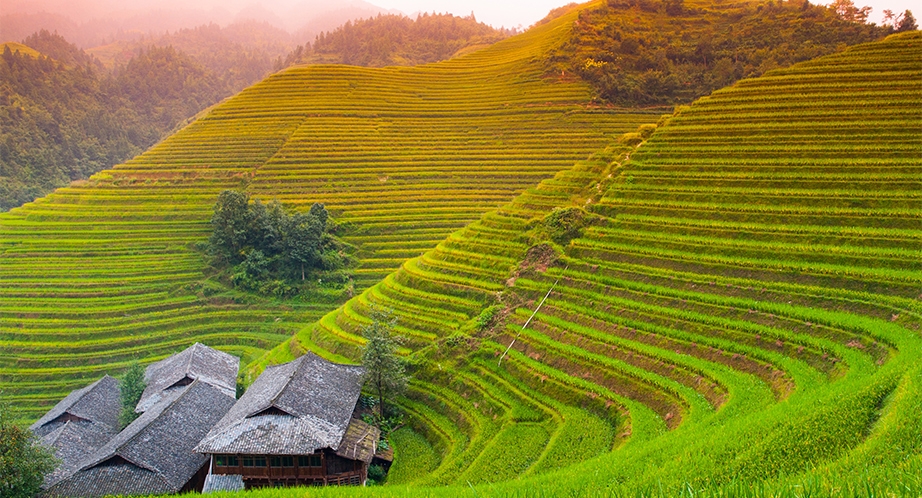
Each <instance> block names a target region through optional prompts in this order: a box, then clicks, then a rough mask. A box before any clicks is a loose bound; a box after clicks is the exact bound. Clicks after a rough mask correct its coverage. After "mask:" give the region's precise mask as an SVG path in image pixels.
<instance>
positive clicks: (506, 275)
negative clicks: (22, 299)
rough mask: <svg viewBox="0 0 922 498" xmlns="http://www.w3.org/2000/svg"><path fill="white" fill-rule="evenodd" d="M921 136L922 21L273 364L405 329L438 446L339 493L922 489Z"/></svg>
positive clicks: (490, 219)
mask: <svg viewBox="0 0 922 498" xmlns="http://www.w3.org/2000/svg"><path fill="white" fill-rule="evenodd" d="M920 129H922V35H920V34H919V33H918V32H914V33H907V34H903V35H895V36H892V37H890V38H888V39H887V40H886V41H882V42H878V43H872V44H866V45H860V46H856V47H853V48H850V49H847V50H846V51H844V52H842V53H839V54H836V55H832V56H827V57H823V58H820V59H817V60H814V61H811V62H808V63H803V64H799V65H796V66H794V67H792V68H789V69H783V70H775V71H772V72H770V73H768V74H766V75H765V76H764V77H761V78H757V79H752V80H744V81H742V82H740V83H738V84H736V85H734V86H733V87H730V88H728V89H725V90H722V91H719V92H716V93H714V94H713V95H711V96H710V97H707V98H704V99H701V100H699V101H698V102H696V103H695V104H694V105H692V106H690V107H687V108H682V109H680V110H678V111H677V112H676V114H675V115H673V116H672V117H671V118H669V119H668V120H664V122H663V123H661V124H660V126H658V127H656V128H655V129H654V127H652V126H645V127H641V128H640V129H639V130H638V132H637V133H635V134H628V135H626V136H624V137H622V139H621V140H620V141H618V142H615V143H612V144H610V145H609V146H608V148H606V149H605V150H602V151H599V152H597V153H596V154H594V155H593V156H591V157H590V158H589V159H587V160H583V161H578V162H577V163H576V165H575V166H574V167H573V168H571V169H569V170H567V171H564V172H561V173H559V174H557V175H556V176H555V177H554V178H551V179H548V180H544V181H543V182H541V183H540V184H539V185H538V186H537V187H535V188H531V189H527V190H525V192H524V193H523V194H521V195H520V196H518V197H516V198H515V199H514V200H513V201H512V202H510V203H508V204H506V205H505V206H503V207H501V208H500V209H498V210H494V211H491V212H489V213H487V214H485V215H483V216H482V217H481V218H480V219H479V220H478V221H476V222H474V223H472V224H471V225H469V226H467V227H465V228H464V229H463V230H459V231H457V232H455V233H453V234H451V235H450V236H449V237H448V238H446V239H445V240H443V241H442V242H441V243H440V244H439V245H438V246H437V247H436V248H435V249H433V250H431V251H427V252H426V253H425V254H423V255H422V256H420V257H417V258H414V259H411V260H409V261H407V262H406V263H404V264H403V266H402V267H401V268H400V270H398V271H397V272H394V273H393V274H390V275H388V276H387V277H386V278H384V279H383V280H382V281H381V282H380V283H378V284H376V285H374V286H372V287H371V288H369V289H367V290H366V291H365V292H363V293H362V294H360V295H359V296H357V297H356V298H354V299H352V300H350V301H349V302H347V303H346V304H345V305H344V306H342V307H341V308H339V309H337V310H336V311H335V312H332V313H330V314H327V315H326V316H324V317H323V318H322V319H320V320H318V321H317V322H316V323H314V324H312V325H310V326H308V327H305V328H304V329H302V330H301V331H300V332H298V334H297V335H296V336H295V337H294V338H293V339H292V340H291V341H289V342H287V343H286V344H284V345H282V346H280V347H279V348H276V349H275V350H274V351H272V352H271V353H270V354H269V355H267V356H266V357H265V358H263V361H262V362H259V363H258V364H262V363H265V362H267V361H282V360H286V359H289V358H290V357H291V355H292V351H295V352H297V350H298V349H299V347H301V346H299V345H305V344H309V345H310V347H311V348H312V349H315V350H321V351H326V354H335V355H341V356H345V357H356V355H357V352H358V347H359V346H360V345H361V344H362V339H361V335H360V329H361V326H362V325H363V324H365V323H368V321H369V319H368V318H367V312H368V309H369V306H370V305H371V304H376V305H378V306H381V307H389V308H392V309H393V310H394V313H395V314H396V315H397V316H398V317H399V320H400V321H399V328H400V330H401V331H402V332H403V333H404V334H406V335H407V336H408V337H409V338H410V345H411V349H412V350H413V351H414V353H413V360H414V365H415V367H414V368H415V370H414V382H413V383H412V385H411V389H410V392H409V395H408V396H407V399H406V400H405V401H404V403H403V405H404V408H405V409H406V411H407V413H408V414H410V416H411V419H412V423H411V424H410V425H411V427H410V428H411V429H412V430H413V432H415V433H416V435H417V436H411V435H409V434H407V433H402V434H401V435H400V436H399V437H397V438H395V439H396V442H397V444H398V446H397V452H398V454H400V445H401V444H406V445H407V447H408V448H415V447H425V445H423V443H422V441H420V440H419V437H422V438H424V439H425V441H426V442H427V443H428V447H431V448H432V449H433V450H434V452H435V455H436V458H437V461H435V462H433V459H432V458H431V457H430V456H428V455H429V453H428V451H427V452H425V453H423V455H424V456H423V457H420V458H419V459H410V460H409V461H408V462H407V463H406V465H408V466H413V465H416V466H418V469H417V470H416V471H411V470H409V469H408V468H406V467H398V468H397V469H395V470H399V472H397V476H398V479H397V481H398V482H399V485H395V486H392V487H385V488H379V489H366V490H336V491H333V490H329V491H325V492H324V493H319V494H320V495H323V494H331V495H333V494H335V495H339V494H343V493H345V494H362V495H364V494H368V495H374V496H405V495H414V496H417V495H418V496H457V495H460V494H466V495H470V496H474V495H481V494H482V495H485V496H486V495H488V496H520V495H527V496H544V495H548V496H587V495H596V494H598V495H614V496H653V495H662V496H829V495H843V496H884V495H886V496H919V495H920V493H922V480H920V478H919V475H920V474H919V471H920V463H922V430H920V429H922V410H920V407H922V390H920V389H919V387H920V382H922V368H920V356H919V355H920V351H922V349H920V346H922V337H920V332H922V301H920V300H922V296H920V291H922V202H920V196H922V194H920V192H922V135H920V133H919V130H920ZM644 139H645V140H644ZM641 140H643V143H642V144H641V145H640V146H639V147H637V148H636V149H635V148H634V146H633V145H634V144H635V143H637V142H638V141H641ZM545 295H547V296H548V298H547V300H546V301H545V302H544V304H543V306H542V307H541V308H540V310H539V311H538V312H537V313H534V310H535V308H536V307H537V306H538V305H539V303H541V301H542V299H543V298H544V296H545ZM532 316H533V318H532V319H531V321H530V322H529V323H528V327H527V328H523V325H524V324H525V323H526V321H528V320H529V319H530V317H532ZM510 345H511V347H510ZM507 350H508V353H506V351H507ZM414 476H415V479H414V478H413V477H414ZM445 485H447V486H448V487H447V488H440V487H438V486H445ZM474 485H477V486H476V487H475V488H474V489H471V486H474ZM298 493H299V492H298V491H263V492H255V493H252V496H254V497H260V498H261V497H263V496H265V497H275V496H298Z"/></svg>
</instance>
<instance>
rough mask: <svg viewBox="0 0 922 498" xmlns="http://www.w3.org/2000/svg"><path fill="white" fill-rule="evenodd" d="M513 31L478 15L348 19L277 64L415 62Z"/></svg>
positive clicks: (448, 54)
mask: <svg viewBox="0 0 922 498" xmlns="http://www.w3.org/2000/svg"><path fill="white" fill-rule="evenodd" d="M510 34H513V31H509V30H498V29H495V28H493V27H491V26H488V25H486V24H483V23H479V22H477V20H476V19H475V18H474V16H473V15H472V16H470V17H457V16H454V15H451V14H420V15H419V16H417V17H416V19H411V18H409V17H406V16H399V15H378V16H377V17H373V18H370V19H364V20H358V21H355V22H346V24H344V25H343V26H340V27H339V28H337V29H335V30H333V31H331V32H325V33H321V34H320V35H318V36H317V38H316V39H315V41H314V43H313V44H311V45H308V46H306V47H304V46H301V47H298V49H297V50H295V51H294V52H292V53H291V54H289V55H288V56H287V57H286V58H285V59H284V60H280V61H279V63H278V66H279V69H281V68H282V67H287V66H290V65H292V64H297V63H330V64H350V65H355V66H367V67H383V66H413V65H418V64H426V63H430V62H437V61H440V60H445V59H448V58H450V57H451V56H452V55H454V54H455V53H456V52H458V51H459V50H461V49H463V48H466V47H470V46H473V45H481V44H489V43H495V42H497V41H499V40H502V39H503V38H506V37H507V36H509V35H510Z"/></svg>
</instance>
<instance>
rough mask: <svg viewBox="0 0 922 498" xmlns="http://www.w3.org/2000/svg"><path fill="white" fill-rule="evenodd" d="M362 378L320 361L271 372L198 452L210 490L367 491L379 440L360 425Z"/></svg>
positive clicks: (358, 371) (303, 360)
mask: <svg viewBox="0 0 922 498" xmlns="http://www.w3.org/2000/svg"><path fill="white" fill-rule="evenodd" d="M363 373H364V368H362V367H360V366H351V365H340V364H336V363H331V362H329V361H327V360H324V359H323V358H320V357H319V356H317V355H315V354H313V353H308V354H306V355H304V356H302V357H300V358H298V359H297V360H294V361H292V362H290V363H285V364H282V365H276V366H270V367H268V368H266V370H265V372H263V374H262V375H260V376H259V378H258V379H257V380H256V382H254V383H253V385H252V386H250V388H249V389H248V390H247V391H246V393H245V394H244V395H243V396H241V398H240V399H239V400H238V401H237V403H236V404H235V405H234V406H233V408H231V409H230V411H229V412H228V413H227V415H225V416H224V418H222V419H221V420H220V421H219V422H218V423H217V424H216V425H215V427H214V429H212V430H211V431H210V432H209V433H208V435H207V436H206V437H205V438H204V439H203V440H202V441H201V443H200V444H199V445H198V446H197V447H196V449H195V450H196V451H197V452H199V453H202V454H205V455H208V457H209V459H210V465H209V467H210V469H211V472H210V474H211V475H209V476H208V483H207V484H206V486H205V490H206V491H210V490H218V489H241V488H256V487H263V486H293V485H343V484H352V485H361V484H364V483H365V480H366V479H367V476H368V465H369V463H370V462H371V460H372V458H373V457H374V454H375V450H376V444H377V441H378V438H379V436H380V432H379V430H378V429H377V428H376V427H374V426H371V425H369V424H366V423H365V422H363V421H361V420H359V419H357V418H354V417H353V414H354V411H355V408H356V403H357V402H358V399H359V396H360V394H361V390H362V376H363Z"/></svg>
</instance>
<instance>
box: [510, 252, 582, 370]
mask: <svg viewBox="0 0 922 498" xmlns="http://www.w3.org/2000/svg"><path fill="white" fill-rule="evenodd" d="M568 269H570V265H567V267H566V268H564V270H563V271H567V270H568ZM557 282H560V277H557V280H555V281H554V285H552V286H551V288H550V289H548V290H547V294H545V295H544V299H542V300H541V302H540V303H538V307H537V308H535V311H534V312H533V313H532V314H531V316H530V317H528V320H527V321H526V322H525V325H522V330H525V329H526V328H527V327H528V324H529V323H531V319H532V318H534V317H535V315H537V314H538V310H540V309H541V307H542V306H544V301H547V298H548V296H550V295H551V292H552V291H553V290H554V287H557ZM522 330H520V331H519V333H518V334H516V335H515V337H513V338H512V342H510V343H509V347H507V348H506V350H505V351H503V355H502V356H500V357H499V361H498V362H497V363H496V366H501V365H502V363H503V358H505V357H506V355H507V354H508V353H509V350H510V349H512V345H513V344H515V341H516V340H517V339H518V338H519V336H520V335H522Z"/></svg>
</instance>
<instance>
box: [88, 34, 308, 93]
mask: <svg viewBox="0 0 922 498" xmlns="http://www.w3.org/2000/svg"><path fill="white" fill-rule="evenodd" d="M294 45H295V44H294V42H293V37H292V36H291V35H290V34H288V33H287V32H286V31H283V30H281V29H278V28H276V27H274V26H272V25H270V24H268V23H265V22H256V21H241V22H236V23H233V24H230V25H227V26H223V27H222V26H219V25H218V24H215V23H209V24H203V25H201V26H198V27H195V28H186V29H180V30H177V31H175V32H170V33H166V34H163V35H158V36H145V37H142V38H140V39H137V40H126V41H117V42H113V43H110V44H107V45H102V46H99V47H94V48H92V49H89V50H87V52H88V53H89V54H91V55H93V56H94V57H96V58H97V59H99V60H100V61H101V62H102V63H103V65H105V66H107V67H110V68H117V67H119V66H123V65H125V64H127V63H128V61H130V60H131V59H133V58H134V57H136V56H137V54H138V53H139V52H142V51H144V50H146V49H147V48H149V47H151V46H154V47H173V48H175V49H176V50H179V51H181V52H183V53H185V54H187V55H188V56H189V57H191V58H193V59H195V61H196V62H198V63H199V64H201V65H202V66H204V67H205V68H206V69H208V70H209V71H211V72H212V73H213V74H214V75H215V77H217V78H219V79H220V80H221V82H222V84H223V85H224V86H225V87H226V88H227V89H228V91H229V92H230V93H236V92H238V91H240V90H242V89H243V88H245V87H247V86H249V85H251V84H253V83H255V82H256V81H259V80H261V79H262V78H264V77H265V76H266V75H267V74H268V73H269V72H270V71H272V68H273V61H275V60H276V59H278V58H279V57H281V56H284V55H285V54H287V53H288V52H289V51H291V48H292V47H293V46H294Z"/></svg>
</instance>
